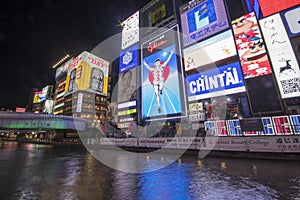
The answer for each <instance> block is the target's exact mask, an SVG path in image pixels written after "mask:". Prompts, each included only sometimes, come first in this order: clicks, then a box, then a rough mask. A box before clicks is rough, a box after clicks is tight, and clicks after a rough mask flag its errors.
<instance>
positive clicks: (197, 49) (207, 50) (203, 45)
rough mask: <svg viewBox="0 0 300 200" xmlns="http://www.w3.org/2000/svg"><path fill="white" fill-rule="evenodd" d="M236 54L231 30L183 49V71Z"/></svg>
mask: <svg viewBox="0 0 300 200" xmlns="http://www.w3.org/2000/svg"><path fill="white" fill-rule="evenodd" d="M236 54H237V52H236V48H235V43H234V39H233V35H232V33H231V30H228V31H225V32H224V33H221V34H218V35H216V36H214V37H211V38H209V39H207V40H204V41H203V42H199V43H197V44H194V45H193V46H190V47H187V48H185V49H183V58H184V69H185V71H188V70H191V69H194V68H197V67H201V66H203V65H206V64H209V63H213V62H216V61H219V60H222V59H225V58H229V57H231V56H235V55H236Z"/></svg>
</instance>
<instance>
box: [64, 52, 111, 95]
mask: <svg viewBox="0 0 300 200" xmlns="http://www.w3.org/2000/svg"><path fill="white" fill-rule="evenodd" d="M108 70H109V63H108V62H107V61H105V60H103V59H101V58H99V57H97V56H95V55H93V54H91V53H88V52H86V51H84V52H83V53H81V54H80V55H79V56H77V57H76V58H75V59H74V60H73V63H72V64H70V65H69V69H68V74H67V78H66V87H65V96H66V95H69V94H72V93H74V92H76V91H87V92H92V93H96V94H101V95H104V96H106V95H107V92H108V91H107V90H108Z"/></svg>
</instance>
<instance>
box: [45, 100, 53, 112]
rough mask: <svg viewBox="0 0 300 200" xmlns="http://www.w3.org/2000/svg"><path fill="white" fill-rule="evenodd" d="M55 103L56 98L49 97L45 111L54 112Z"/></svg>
mask: <svg viewBox="0 0 300 200" xmlns="http://www.w3.org/2000/svg"><path fill="white" fill-rule="evenodd" d="M53 104H54V100H49V99H47V100H46V101H45V105H44V109H43V113H46V114H52V113H53Z"/></svg>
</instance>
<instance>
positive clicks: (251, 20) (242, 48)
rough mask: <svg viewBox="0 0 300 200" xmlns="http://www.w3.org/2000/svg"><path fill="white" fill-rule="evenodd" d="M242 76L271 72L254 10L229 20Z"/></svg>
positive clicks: (254, 75) (250, 76)
mask: <svg viewBox="0 0 300 200" xmlns="http://www.w3.org/2000/svg"><path fill="white" fill-rule="evenodd" d="M231 24H232V29H233V32H234V37H235V42H236V46H237V49H238V53H239V57H240V61H241V64H242V70H243V75H244V78H245V79H247V78H252V77H257V76H262V75H267V74H271V73H272V70H271V66H270V62H269V59H268V55H267V51H266V49H265V44H264V40H263V38H262V36H261V32H260V29H259V27H258V23H257V20H256V17H255V14H254V12H252V13H249V14H247V15H244V16H242V17H240V18H238V19H236V20H233V21H232V22H231Z"/></svg>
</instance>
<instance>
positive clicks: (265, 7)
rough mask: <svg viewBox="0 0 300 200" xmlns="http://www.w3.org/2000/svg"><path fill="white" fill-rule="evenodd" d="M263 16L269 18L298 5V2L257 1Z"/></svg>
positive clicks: (287, 0)
mask: <svg viewBox="0 0 300 200" xmlns="http://www.w3.org/2000/svg"><path fill="white" fill-rule="evenodd" d="M258 1H259V4H260V7H261V11H262V13H263V16H264V17H266V16H269V15H272V14H274V13H277V12H280V11H282V10H285V9H288V8H291V7H293V6H296V5H298V4H299V0H276V1H274V0H258Z"/></svg>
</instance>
